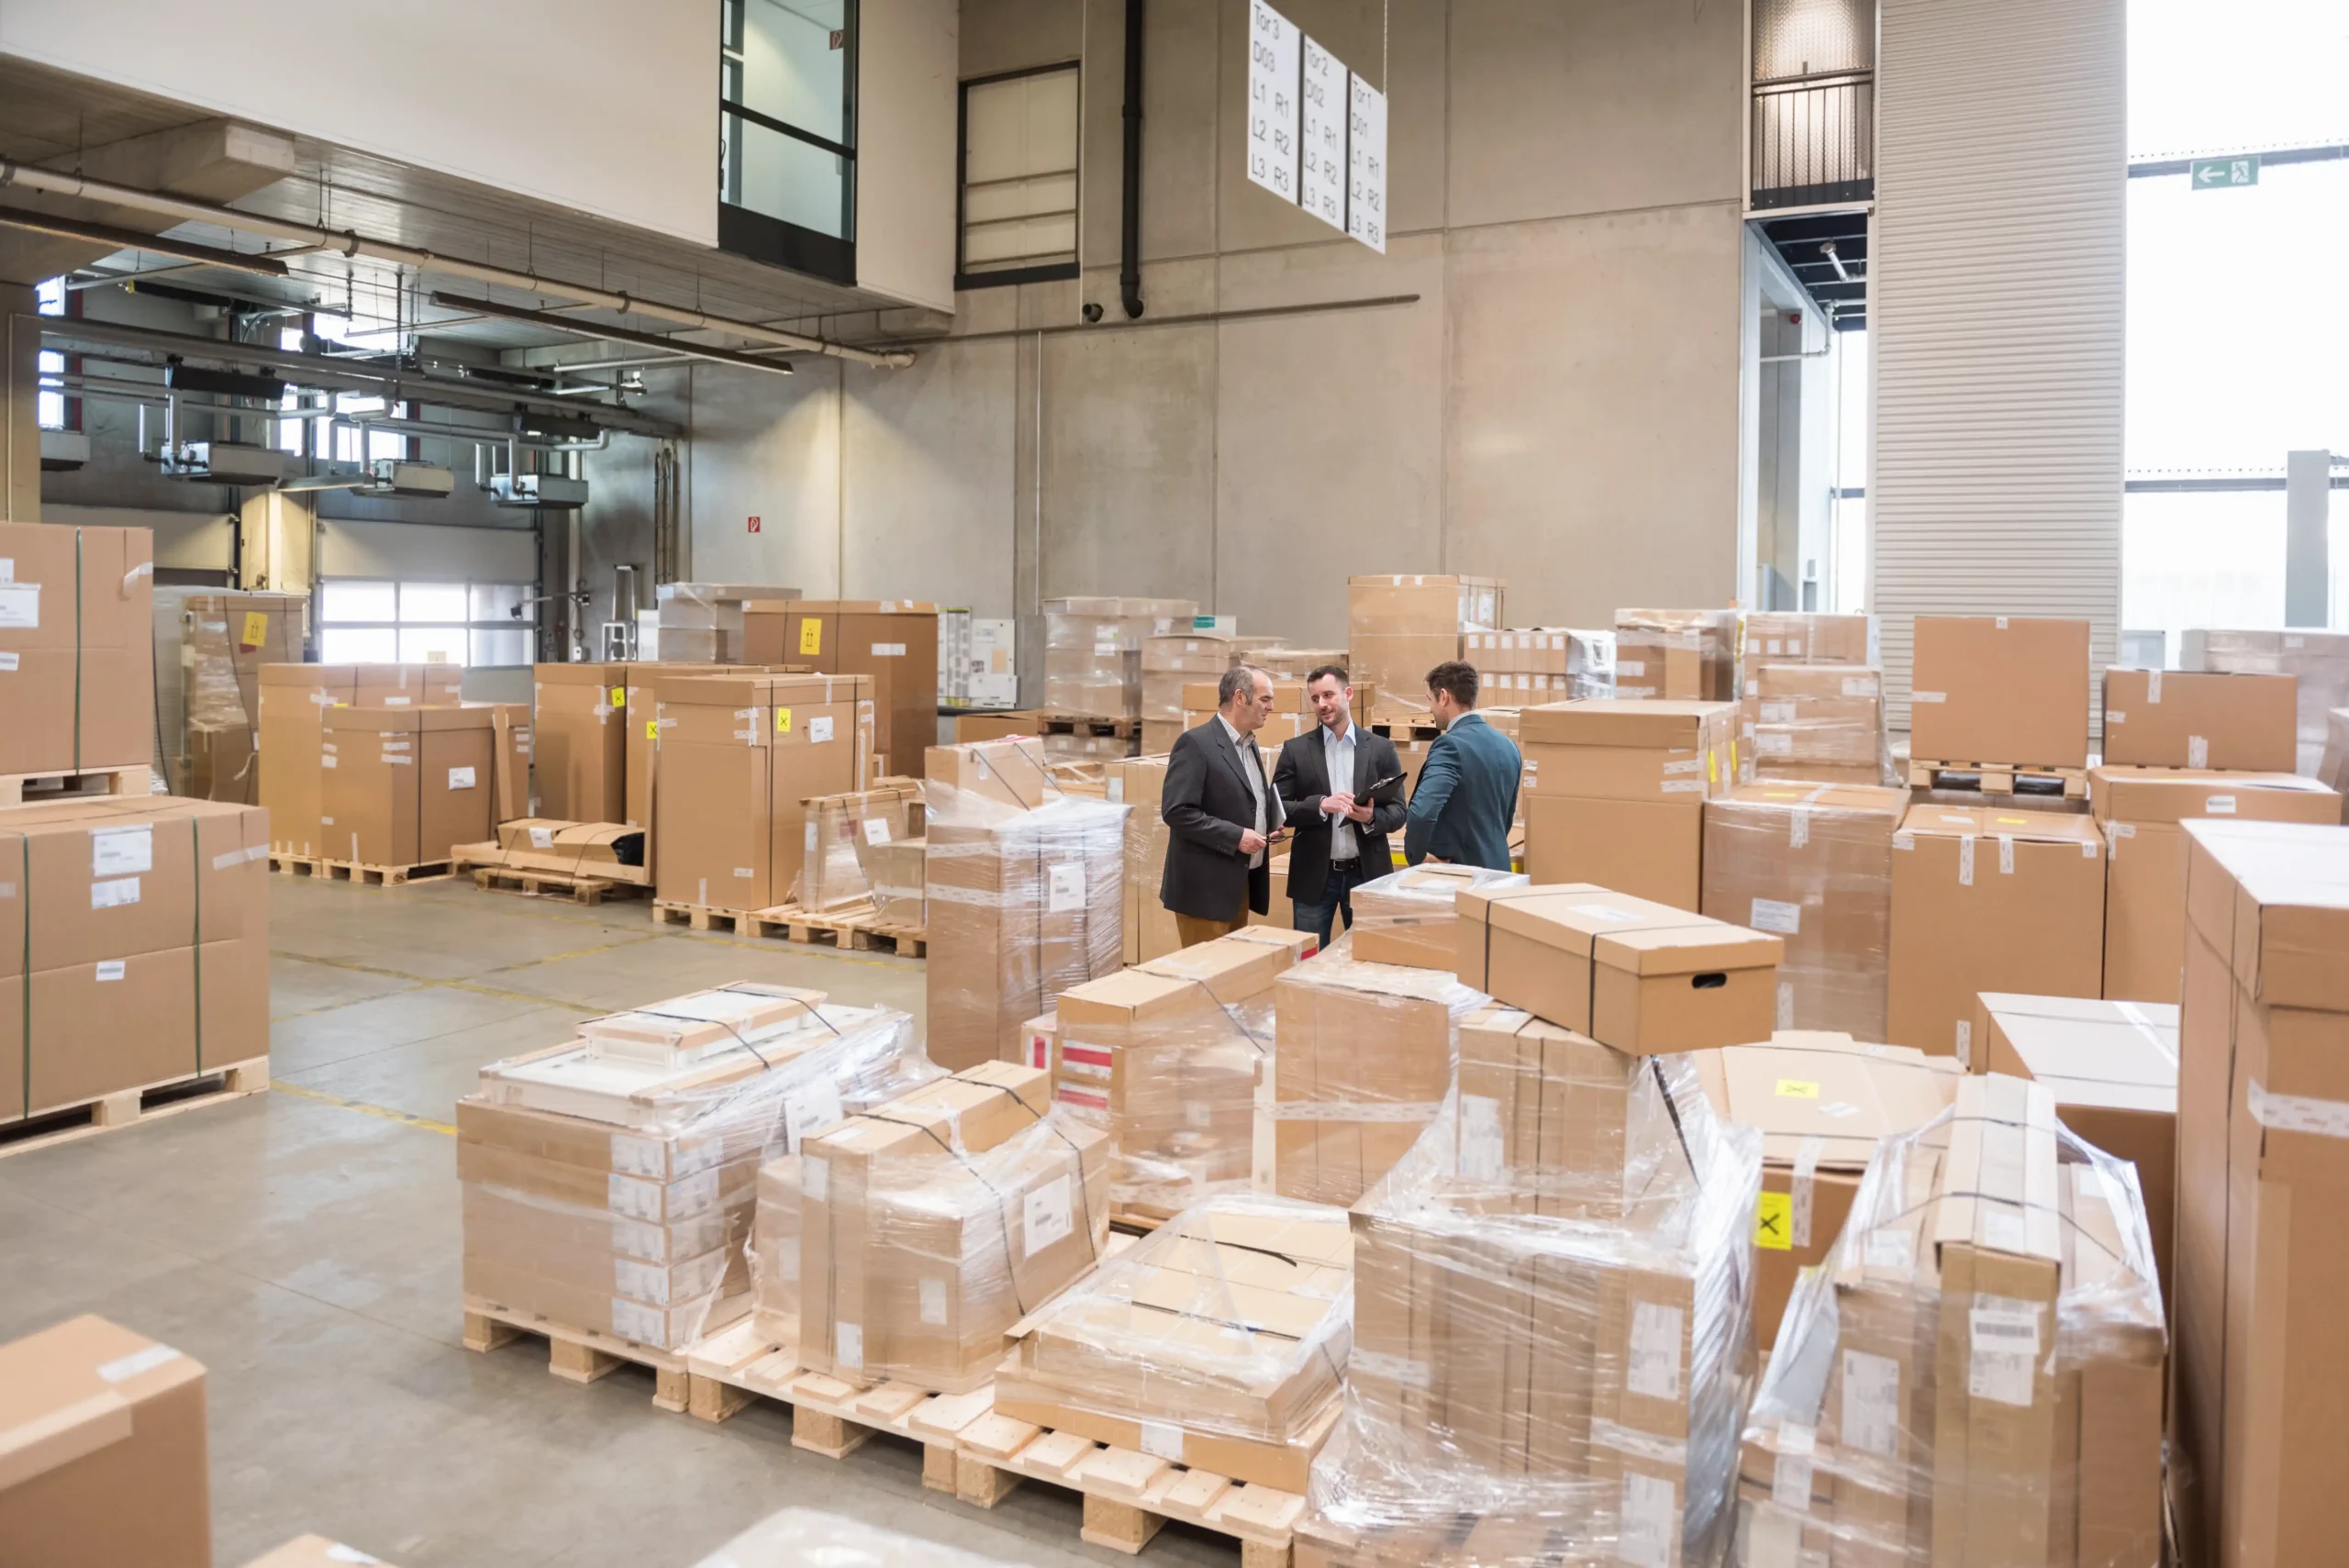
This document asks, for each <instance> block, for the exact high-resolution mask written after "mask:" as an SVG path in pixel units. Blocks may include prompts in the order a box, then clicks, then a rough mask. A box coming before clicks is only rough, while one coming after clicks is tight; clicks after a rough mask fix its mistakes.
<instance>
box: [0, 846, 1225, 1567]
mask: <svg viewBox="0 0 2349 1568" xmlns="http://www.w3.org/2000/svg"><path fill="white" fill-rule="evenodd" d="M272 887H273V891H274V895H275V896H274V900H273V908H272V918H271V929H272V946H273V952H274V957H273V998H272V1002H273V1006H272V1012H273V1019H274V1022H273V1028H272V1044H271V1049H272V1052H273V1077H274V1080H275V1087H273V1089H272V1091H271V1092H270V1093H268V1094H264V1095H254V1096H252V1097H250V1098H248V1099H244V1100H240V1101H236V1102H233V1103H229V1104H226V1105H220V1106H206V1107H204V1108H200V1109H195V1110H191V1111H188V1112H186V1113H184V1114H182V1115H178V1116H173V1117H170V1118H163V1119H161V1120H157V1121H153V1122H151V1123H148V1124H145V1125H141V1126H136V1127H131V1128H128V1129H122V1130H119V1131H116V1132H109V1133H104V1134H100V1135H98V1136H95V1137H92V1138H86V1139H83V1140H79V1141H77V1142H73V1143H70V1144H62V1145H59V1146H57V1147H54V1148H50V1149H41V1150H36V1151H30V1152H28V1153H25V1154H21V1155H17V1156H14V1157H10V1158H0V1259H6V1264H5V1266H0V1340H9V1339H15V1338H17V1336H19V1335H22V1334H25V1333H28V1332H30V1331H32V1330H33V1329H39V1328H42V1327H44V1326H46V1325H48V1324H50V1323H52V1322H55V1321H57V1320H59V1319H61V1318H67V1317H71V1316H72V1315H73V1314H75V1313H80V1312H96V1313H99V1314H102V1315H103V1316H105V1317H107V1318H114V1319H116V1320H117V1321H118V1322H121V1323H123V1324H125V1325H126V1326H128V1327H129V1328H132V1329H137V1330H138V1331H139V1332H140V1333H143V1334H147V1335H150V1336H152V1337H154V1338H155V1339H158V1340H163V1341H165V1342H167V1343H170V1344H172V1345H175V1346H177V1347H178V1348H180V1349H181V1350H184V1351H187V1352H188V1353H189V1354H191V1355H193V1356H195V1357H196V1358H197V1359H198V1360H200V1361H202V1362H204V1363H205V1365H206V1367H207V1368H208V1369H209V1370H210V1374H211V1375H210V1398H211V1423H212V1497H213V1509H214V1539H215V1546H216V1551H217V1560H218V1562H219V1563H220V1564H221V1568H234V1565H235V1564H239V1563H241V1562H245V1561H246V1560H247V1559H249V1558H251V1557H254V1556H257V1555H259V1554H260V1553H261V1552H262V1551H264V1550H265V1549H267V1548H268V1547H271V1546H273V1545H275V1544H276V1543H277V1542H279V1541H281V1540H285V1539H287V1538H289V1537H291V1536H294V1535H296V1534H299V1533H301V1532H303V1531H305V1530H317V1531H319V1532H321V1533H323V1534H326V1535H328V1536H332V1537H334V1538H336V1539H339V1540H344V1541H347V1542H349V1543H350V1544H351V1545H353V1546H357V1547H360V1548H362V1549H363V1550H365V1551H372V1552H374V1553H376V1554H377V1555H379V1556H381V1557H384V1558H385V1559H387V1560H388V1561H390V1562H395V1563H399V1564H403V1565H404V1568H435V1565H439V1564H460V1563H462V1564H468V1565H476V1568H537V1565H539V1564H554V1563H561V1564H563V1565H565V1568H596V1565H602V1564H612V1565H616V1568H617V1565H622V1564H625V1565H628V1568H686V1565H688V1564H692V1563H695V1562H698V1561H699V1560H700V1558H701V1557H702V1556H703V1555H704V1554H705V1553H707V1552H708V1551H711V1550H713V1549H714V1548H716V1547H717V1546H718V1544H719V1543H721V1542H722V1541H724V1540H727V1539H728V1538H729V1537H730V1536H731V1535H733V1534H734V1533H735V1532H736V1531H738V1530H740V1529H743V1528H744V1527H746V1526H748V1525H749V1524H751V1522H752V1521H754V1520H756V1519H758V1518H763V1517H764V1516H765V1515H766V1514H768V1513H770V1512H772V1511H774V1509H777V1508H781V1507H790V1506H793V1505H801V1506H814V1507H824V1508H829V1509H831V1510H833V1511H834V1512H838V1513H842V1514H848V1515H852V1516H854V1517H857V1518H866V1519H870V1520H874V1521H875V1522H880V1523H885V1524H887V1525H889V1526H891V1527H892V1528H894V1529H900V1530H904V1531H907V1532H908V1533H911V1534H915V1535H919V1536H923V1537H927V1538H930V1539H932V1540H940V1541H947V1542H952V1543H953V1544H955V1545H959V1546H963V1547H965V1548H967V1549H969V1550H973V1551H983V1552H986V1553H989V1554H991V1555H993V1556H995V1557H998V1558H1000V1559H1002V1560H1004V1561H1005V1562H1023V1563H1036V1564H1049V1565H1055V1568H1057V1565H1063V1564H1072V1563H1077V1562H1121V1561H1125V1560H1124V1559H1122V1558H1120V1557H1119V1555H1118V1554H1116V1553H1114V1552H1109V1551H1102V1550H1099V1549H1097V1548H1094V1547H1089V1546H1085V1545H1084V1544H1082V1543H1080V1542H1079V1540H1078V1539H1077V1528H1078V1522H1079V1509H1078V1505H1077V1502H1076V1500H1075V1498H1074V1496H1071V1495H1069V1494H1066V1493H1057V1492H1052V1491H1049V1490H1046V1489H1043V1488H1040V1487H1037V1486H1034V1485H1028V1486H1023V1487H1022V1488H1020V1490H1019V1491H1018V1492H1016V1493H1014V1494H1013V1495H1012V1496H1011V1498H1010V1499H1009V1500H1008V1501H1007V1502H1006V1503H1005V1504H1004V1505H1003V1506H1002V1507H999V1508H997V1509H996V1511H995V1512H993V1513H992V1514H983V1513H981V1512H979V1511H977V1510H975V1509H973V1508H970V1507H965V1506H963V1505H961V1504H957V1503H954V1502H952V1500H950V1499H945V1498H942V1497H937V1496H935V1495H932V1494H925V1493H924V1492H923V1491H922V1489H921V1459H920V1452H919V1451H918V1449H917V1448H915V1447H913V1446H912V1445H910V1444H903V1443H899V1442H897V1441H896V1440H891V1439H885V1438H884V1439H876V1440H874V1441H873V1442H870V1443H868V1444H867V1445H866V1446H865V1447H864V1448H863V1449H862V1450H860V1451H857V1452H855V1453H853V1454H851V1455H850V1456H849V1457H848V1458H847V1459H845V1460H841V1461H832V1460H826V1459H821V1458H818V1457H817V1456H816V1455H813V1454H809V1453H804V1452H801V1451H796V1450H794V1449H793V1448H792V1446H791V1433H790V1423H789V1418H788V1417H787V1416H786V1415H785V1413H784V1412H782V1411H781V1410H779V1409H777V1408H776V1407H773V1406H768V1405H764V1404H762V1405H759V1406H756V1407H753V1408H751V1409H749V1410H746V1411H744V1412H743V1413H742V1414H740V1415H738V1416H736V1417H735V1418H733V1419H732V1420H730V1421H728V1422H727V1423H725V1424H724V1425H723V1426H717V1427H712V1426H707V1425H704V1424H703V1423H700V1422H698V1421H695V1420H693V1419H691V1418H688V1417H685V1416H678V1415H668V1414H664V1413H662V1412H661V1411H658V1410H655V1409H654V1408H653V1407H652V1405H651V1391H652V1385H651V1374H650V1373H644V1372H640V1371H639V1370H638V1369H635V1368H632V1367H631V1368H627V1369H623V1370H622V1371H620V1372H618V1373H614V1374H613V1375H611V1376H609V1377H607V1378H606V1379H604V1380H603V1381H602V1382H600V1383H596V1384H594V1385H589V1386H586V1387H580V1386H576V1385H572V1384H568V1383H564V1382H562V1381H560V1380H558V1379H556V1378H554V1377H551V1376H550V1375H549V1374H548V1373H547V1370H546V1353H545V1349H544V1347H543V1345H542V1344H541V1343H540V1341H537V1340H526V1341H524V1342H522V1343H520V1344H517V1345H511V1346H507V1347H506V1348H504V1349H501V1350H499V1351H494V1352H492V1353H490V1354H488V1355H474V1354H472V1353H470V1352H468V1351H465V1350H464V1349H463V1348H462V1345H461V1344H460V1342H459V1335H460V1327H461V1312H460V1306H459V1301H460V1294H461V1293H460V1288H459V1269H458V1264H459V1257H460V1253H461V1251H462V1241H461V1237H460V1233H459V1223H458V1212H459V1210H458V1190H457V1181H456V1174H455V1149H456V1144H455V1139H454V1136H453V1129H451V1127H450V1126H449V1118H450V1117H451V1105H452V1103H453V1102H454V1101H455V1100H456V1099H457V1097H458V1096H459V1095H463V1094H465V1093H467V1092H468V1091H469V1090H470V1089H471V1088H472V1087H473V1084H474V1082H475V1079H474V1073H475V1070H476V1069H477V1068H479V1067H480V1065H481V1064H482V1063H484V1062H490V1061H494V1060H495V1059H497V1058H499V1057H501V1056H505V1055H507V1054H510V1053H513V1052H517V1051H524V1050H528V1049H530V1048H533V1047H536V1046H540V1045H544V1044H547V1043H550V1042H551V1041H554V1040H561V1039H562V1038H564V1035H565V1031H566V1029H568V1027H569V1026H570V1025H571V1024H572V1023H573V1021H574V1020H576V1019H578V1018H583V1017H584V1016H586V1015H588V1014H591V1013H595V1012H601V1011H606V1010H609V1009H611V1008H615V1007H620V1006H629V1005H631V1004H636V1003H642V1002H647V1001H651V1000H655V999H657V998H660V997H662V996H668V995H674V994H676V993H677V992H680V991H684V990H687V989H690V988H692V987H694V986H696V985H704V984H719V983H723V982H726V981H730V980H738V979H750V980H768V981H776V982H782V983H786V984H795V985H811V986H819V987H822V988H823V989H824V990H826V991H828V992H829V993H830V994H831V995H834V996H837V997H839V998H841V1000H843V1001H849V1002H861V1003H875V1002H877V1003H886V1004H888V1005H890V1006H899V1007H904V1008H906V1009H907V1011H909V1012H911V1013H912V1014H913V1015H914V1016H915V1017H916V1018H920V1017H921V1013H922V981H923V975H922V966H921V964H920V963H919V962H909V961H900V960H897V959H894V958H884V957H879V956H876V955H869V954H835V953H834V952H832V951H830V950H829V949H814V948H801V947H793V946H789V945H786V944H783V943H777V942H766V941H750V940H736V939H733V938H730V937H726V936H720V935H714V934H707V933H704V934H696V933H690V932H685V931H682V930H679V929H674V928H656V927H654V926H653V925H651V921H650V917H649V914H648V909H649V906H647V905H645V904H642V903H621V904H617V905H610V906H605V907H603V908H601V909H583V908H577V907H575V906H571V905H568V904H558V903H555V902H552V901H549V900H536V899H523V898H520V897H518V896H515V895H505V894H492V893H484V892H480V891H477V890H476V889H474V888H473V886H472V885H471V884H459V883H440V884H424V885H420V886H416V887H405V888H390V889H386V888H380V887H354V886H352V885H351V884H347V883H325V882H315V881H311V880H309V879H306V878H303V879H295V878H278V879H276V880H275V881H273V884H272ZM1147 1555H1148V1557H1149V1559H1150V1560H1151V1561H1152V1562H1159V1563H1163V1564H1170V1565H1171V1564H1176V1563H1185V1562H1212V1563H1218V1564H1229V1563H1233V1562H1236V1561H1237V1557H1238V1549H1237V1547H1236V1546H1235V1545H1233V1544H1232V1543H1230V1542H1229V1541H1227V1540H1224V1539H1223V1538H1221V1537H1217V1536H1212V1535H1208V1534H1206V1533H1204V1532H1194V1531H1190V1530H1188V1529H1186V1527H1183V1526H1180V1525H1170V1526H1168V1527H1167V1529H1166V1531H1165V1533H1163V1535H1161V1536H1160V1537H1159V1539H1158V1540H1156V1541H1154V1542H1153V1543H1152V1545H1151V1546H1150V1548H1149V1549H1148V1553H1147Z"/></svg>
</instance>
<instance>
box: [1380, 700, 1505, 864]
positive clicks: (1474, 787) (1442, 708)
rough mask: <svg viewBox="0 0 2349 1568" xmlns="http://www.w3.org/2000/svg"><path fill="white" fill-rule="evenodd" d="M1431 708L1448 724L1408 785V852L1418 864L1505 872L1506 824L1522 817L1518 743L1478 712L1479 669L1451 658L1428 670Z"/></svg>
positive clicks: (1405, 830)
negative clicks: (1519, 814) (1416, 779)
mask: <svg viewBox="0 0 2349 1568" xmlns="http://www.w3.org/2000/svg"><path fill="white" fill-rule="evenodd" d="M1428 708H1429V711H1430V712H1431V713H1433V714H1434V716H1435V721H1436V723H1438V724H1440V725H1442V727H1443V733H1442V734H1441V735H1439V736H1437V737H1436V740H1435V744H1434V745H1432V746H1431V747H1429V748H1428V760H1427V761H1426V762H1424V763H1422V764H1421V765H1420V768H1419V787H1418V788H1417V789H1415V790H1413V791H1412V792H1411V812H1410V816H1409V817H1408V819H1407V820H1406V822H1405V824H1404V828H1403V858H1404V859H1405V860H1407V861H1408V862H1410V863H1411V864H1413V865H1418V864H1419V862H1421V861H1430V860H1432V861H1442V862H1448V863H1450V864H1453V865H1468V866H1483V867H1485V868H1486V869H1487V870H1489V871H1507V870H1508V869H1509V864H1508V825H1509V823H1510V821H1511V820H1512V819H1514V818H1515V817H1516V816H1517V785H1518V780H1519V778H1520V776H1521V775H1522V773H1523V772H1524V763H1523V762H1521V761H1520V759H1519V757H1518V754H1517V743H1516V742H1515V741H1513V740H1510V739H1509V738H1508V736H1506V735H1503V734H1502V733H1501V732H1500V731H1499V730H1497V729H1495V728H1493V727H1492V726H1491V725H1489V724H1486V722H1485V716H1484V715H1483V714H1480V713H1478V712H1477V711H1476V671H1475V667H1474V666H1473V665H1468V664H1463V663H1461V662H1458V661H1457V660H1447V661H1446V662H1443V663H1441V664H1439V665H1437V666H1436V667H1435V668H1434V669H1432V670H1430V671H1429V672H1428Z"/></svg>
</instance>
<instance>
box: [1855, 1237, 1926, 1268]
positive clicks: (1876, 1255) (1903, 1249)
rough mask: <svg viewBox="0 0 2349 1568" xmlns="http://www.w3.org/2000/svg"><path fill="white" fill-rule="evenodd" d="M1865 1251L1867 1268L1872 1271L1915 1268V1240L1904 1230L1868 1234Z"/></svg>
mask: <svg viewBox="0 0 2349 1568" xmlns="http://www.w3.org/2000/svg"><path fill="white" fill-rule="evenodd" d="M1865 1253H1866V1258H1867V1266H1868V1267H1869V1268H1872V1269H1913V1268H1915V1267H1916V1266H1917V1241H1916V1238H1914V1237H1912V1236H1910V1235H1909V1232H1907V1231H1906V1230H1875V1231H1871V1232H1869V1233H1868V1244H1867V1246H1866V1248H1865Z"/></svg>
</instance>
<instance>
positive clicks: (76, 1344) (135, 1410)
mask: <svg viewBox="0 0 2349 1568" xmlns="http://www.w3.org/2000/svg"><path fill="white" fill-rule="evenodd" d="M60 531H61V532H62V531H63V530H60ZM145 531H146V530H145V529H143V528H142V529H140V530H139V532H140V533H141V534H142V535H143V534H144V533H145ZM0 1432H6V1433H7V1434H8V1438H9V1441H8V1444H7V1447H6V1464H5V1465H0V1542H6V1552H7V1557H8V1561H9V1562H12V1563H15V1562H22V1563H25V1564H27V1565H28V1568H30V1565H32V1564H36V1563H38V1564H39V1565H40V1568H118V1565H120V1564H128V1563H137V1564H139V1568H211V1565H212V1508H211V1503H210V1499H209V1494H208V1491H207V1487H206V1482H207V1464H206V1448H205V1395H204V1368H203V1367H202V1366H201V1365H199V1364H198V1363H197V1362H195V1360H194V1359H193V1358H191V1357H189V1356H187V1355H184V1354H183V1353H182V1352H180V1351H175V1350H173V1349H172V1348H171V1347H170V1346H169V1345H162V1344H158V1343H156V1342H155V1341H154V1340H149V1339H146V1338H143V1337H142V1336H140V1335H139V1334H135V1333H133V1332H131V1331H130V1330H129V1329H122V1328H117V1327H116V1326H115V1325H114V1324H112V1323H109V1322H107V1321H106V1319H105V1318H94V1317H88V1316H83V1317H80V1318H72V1319H69V1320H68V1321H66V1322H63V1323H60V1324H58V1325H57V1326H56V1327H54V1328H51V1329H43V1330H41V1331H40V1332H39V1333H37V1334H31V1335H28V1336H27V1337H26V1338H24V1339H21V1340H17V1341H15V1342H14V1343H13V1344H8V1345H0ZM132 1499H135V1500H136V1506H135V1507H132V1506H127V1504H128V1502H129V1501H130V1500H132Z"/></svg>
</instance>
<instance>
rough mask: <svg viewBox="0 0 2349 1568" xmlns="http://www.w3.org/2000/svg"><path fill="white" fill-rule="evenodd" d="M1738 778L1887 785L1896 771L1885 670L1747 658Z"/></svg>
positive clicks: (1860, 666) (1739, 738)
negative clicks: (1760, 661)
mask: <svg viewBox="0 0 2349 1568" xmlns="http://www.w3.org/2000/svg"><path fill="white" fill-rule="evenodd" d="M1745 689H1746V695H1745V696H1744V698H1743V699H1742V702H1741V703H1740V704H1739V710H1738V740H1739V741H1740V746H1739V751H1738V768H1739V772H1738V777H1739V778H1740V779H1741V780H1742V781H1743V782H1745V783H1748V784H1751V783H1753V782H1754V781H1755V780H1757V779H1802V780H1807V781H1809V782H1810V783H1813V784H1830V783H1858V784H1882V783H1885V782H1886V781H1887V780H1888V779H1889V778H1890V777H1891V770H1892V753H1891V749H1890V746H1889V743H1888V740H1887V736H1886V733H1885V718H1884V675H1883V673H1882V672H1880V671H1877V670H1873V669H1869V668H1867V667H1866V666H1865V665H1854V664H1761V665H1753V664H1749V665H1747V667H1746V676H1745Z"/></svg>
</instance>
